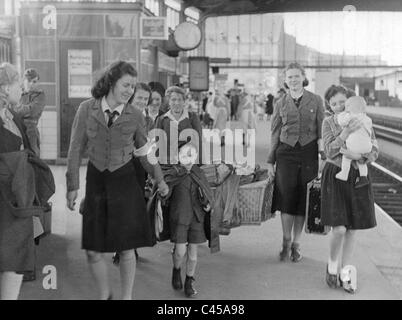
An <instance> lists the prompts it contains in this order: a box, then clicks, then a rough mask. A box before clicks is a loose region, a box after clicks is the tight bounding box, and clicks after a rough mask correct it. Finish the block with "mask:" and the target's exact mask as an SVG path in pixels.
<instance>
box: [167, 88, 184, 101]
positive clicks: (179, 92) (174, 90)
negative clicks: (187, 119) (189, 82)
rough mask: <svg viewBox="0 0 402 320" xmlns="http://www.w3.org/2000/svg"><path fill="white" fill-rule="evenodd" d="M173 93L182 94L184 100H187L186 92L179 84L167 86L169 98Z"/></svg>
mask: <svg viewBox="0 0 402 320" xmlns="http://www.w3.org/2000/svg"><path fill="white" fill-rule="evenodd" d="M172 93H178V94H181V95H182V97H183V100H186V92H185V91H184V90H183V89H182V88H180V87H178V86H171V87H169V88H167V90H166V97H167V98H168V99H170V96H171V95H172Z"/></svg>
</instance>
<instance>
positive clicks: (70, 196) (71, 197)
mask: <svg viewBox="0 0 402 320" xmlns="http://www.w3.org/2000/svg"><path fill="white" fill-rule="evenodd" d="M77 196H78V190H73V191H68V192H67V194H66V199H67V208H69V209H70V210H71V211H74V207H75V200H77Z"/></svg>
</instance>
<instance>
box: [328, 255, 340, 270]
mask: <svg viewBox="0 0 402 320" xmlns="http://www.w3.org/2000/svg"><path fill="white" fill-rule="evenodd" d="M328 272H329V273H330V274H337V273H338V261H332V260H331V258H329V259H328Z"/></svg>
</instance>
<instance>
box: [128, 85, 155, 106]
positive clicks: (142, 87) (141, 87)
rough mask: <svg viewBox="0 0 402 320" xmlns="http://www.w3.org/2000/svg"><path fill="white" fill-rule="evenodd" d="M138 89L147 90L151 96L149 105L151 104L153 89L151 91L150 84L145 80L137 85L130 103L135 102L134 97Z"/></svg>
mask: <svg viewBox="0 0 402 320" xmlns="http://www.w3.org/2000/svg"><path fill="white" fill-rule="evenodd" d="M138 90H143V91H146V92H148V93H149V98H148V102H147V105H149V104H150V103H151V95H152V91H151V88H150V87H149V85H147V84H146V83H144V82H138V83H137V84H136V85H135V88H134V93H133V95H132V96H131V98H130V99H129V100H128V103H129V104H131V103H132V102H133V100H134V97H135V94H136V92H137V91H138Z"/></svg>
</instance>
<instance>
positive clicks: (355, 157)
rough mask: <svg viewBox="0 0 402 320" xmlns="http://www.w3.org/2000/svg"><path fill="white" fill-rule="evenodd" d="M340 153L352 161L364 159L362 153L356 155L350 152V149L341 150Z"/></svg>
mask: <svg viewBox="0 0 402 320" xmlns="http://www.w3.org/2000/svg"><path fill="white" fill-rule="evenodd" d="M340 153H342V154H343V155H344V156H345V157H347V158H348V159H352V160H360V159H362V155H361V154H360V153H356V152H353V151H350V150H348V149H344V148H341V150H340Z"/></svg>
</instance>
